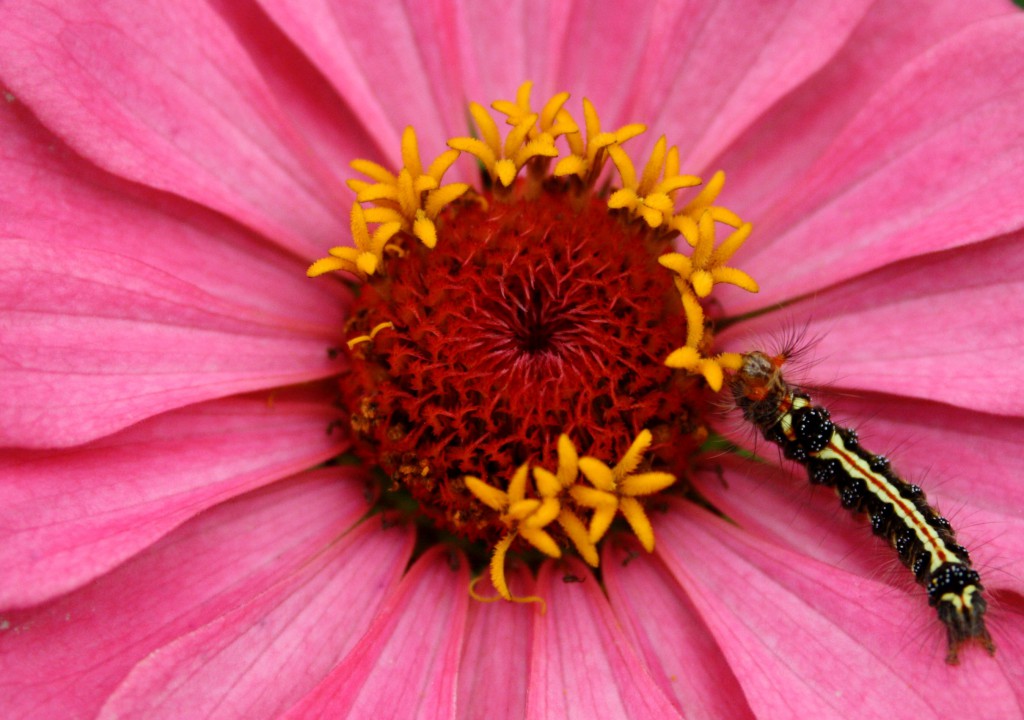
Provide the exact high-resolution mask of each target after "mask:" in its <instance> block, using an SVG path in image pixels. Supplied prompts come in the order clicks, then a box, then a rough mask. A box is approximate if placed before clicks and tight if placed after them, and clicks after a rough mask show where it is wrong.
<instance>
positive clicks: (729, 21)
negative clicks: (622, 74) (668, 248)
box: [570, 0, 871, 172]
mask: <svg viewBox="0 0 1024 720" xmlns="http://www.w3.org/2000/svg"><path fill="white" fill-rule="evenodd" d="M870 4H871V3H870V2H865V1H864V0H857V1H856V2H844V3H842V4H841V5H840V4H834V3H820V2H814V0H792V1H791V2H786V3H778V2H776V3H750V2H746V1H745V0H728V1H726V2H721V1H720V2H714V3H699V4H695V3H675V4H665V5H664V6H662V10H661V12H660V13H659V14H656V15H655V17H653V18H652V22H651V23H650V26H649V28H648V29H647V33H649V35H648V36H647V37H643V36H642V34H641V37H642V39H643V41H644V42H643V43H642V44H640V48H641V49H640V52H642V53H643V59H644V62H643V64H642V65H641V66H640V72H639V73H638V74H637V76H636V78H635V80H636V82H635V84H633V85H632V90H633V93H634V103H633V106H632V108H631V112H632V115H633V116H634V118H635V119H636V120H638V121H642V122H644V123H646V124H647V125H648V127H649V128H651V133H652V135H653V136H654V137H657V136H658V135H659V134H661V133H666V134H667V135H668V139H669V141H670V142H671V143H674V144H677V145H678V146H679V148H680V151H681V153H682V157H683V166H684V167H685V168H686V169H687V171H688V172H708V171H709V168H708V164H709V163H710V162H711V160H712V158H714V157H715V155H717V154H718V153H719V152H721V151H722V150H723V149H724V148H725V147H727V146H728V144H729V143H730V142H732V141H733V140H734V139H735V138H736V137H737V136H738V135H739V134H740V133H741V132H743V130H744V129H746V127H747V126H748V125H749V124H750V123H751V122H753V121H754V120H756V119H757V118H758V116H760V115H761V114H762V113H764V112H765V111H766V110H767V109H768V108H769V107H771V106H772V104H774V103H775V102H776V101H778V100H779V98H781V97H783V96H784V95H785V94H786V93H788V92H789V91H791V90H792V89H793V88H795V87H797V86H798V85H799V84H800V83H802V82H804V81H805V80H807V79H808V78H809V77H812V76H813V75H814V73H815V72H817V71H818V70H819V69H820V68H821V67H822V66H823V65H825V64H826V63H827V62H828V61H829V60H830V59H831V58H832V57H833V56H834V55H835V54H836V53H837V52H838V51H839V50H840V49H841V48H842V46H843V43H844V42H845V41H846V40H847V38H848V37H849V35H850V33H852V32H853V31H854V29H855V28H856V26H857V23H858V22H859V21H860V19H861V17H862V16H863V15H864V13H865V12H866V10H867V9H868V7H869V6H870ZM581 14H582V13H581ZM608 15H609V20H610V21H611V23H613V24H614V25H613V26H614V27H616V28H618V31H619V32H621V22H622V15H621V14H620V13H619V12H618V10H617V8H614V6H613V9H612V12H610V13H608ZM631 20H632V19H631ZM631 20H630V22H631ZM631 34H632V33H631ZM637 34H640V33H637ZM755 38H756V40H755ZM573 45H575V43H573ZM571 52H572V51H571V50H570V53H571ZM605 52H606V51H605V50H604V49H603V48H602V47H600V46H598V45H596V44H595V46H594V47H593V48H592V49H591V52H589V53H588V54H585V55H583V57H582V58H581V62H585V63H588V64H590V65H591V66H594V67H599V68H604V69H605V71H606V72H607V73H608V76H607V77H606V79H605V84H606V85H609V86H613V87H614V86H619V87H622V86H623V85H625V83H622V82H621V80H619V81H616V79H615V76H614V73H615V72H616V71H617V69H618V68H617V67H616V65H615V64H614V63H608V62H606V61H605V59H604V57H605ZM627 67H628V66H627ZM599 109H600V107H599Z"/></svg>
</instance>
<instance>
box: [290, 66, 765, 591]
mask: <svg viewBox="0 0 1024 720" xmlns="http://www.w3.org/2000/svg"><path fill="white" fill-rule="evenodd" d="M567 99H568V95H567V94H565V93H562V94H559V95H556V96H555V97H554V98H552V99H551V100H550V101H548V102H547V103H546V104H545V105H544V106H543V108H542V109H541V110H540V111H539V112H534V111H533V110H532V109H531V107H530V85H529V83H526V84H524V85H523V86H522V87H521V88H520V90H519V93H518V95H517V98H516V101H515V102H514V103H513V102H507V101H498V102H496V103H494V105H493V107H494V108H495V109H496V110H498V111H499V112H501V113H503V114H504V115H506V117H507V123H508V125H509V126H511V129H510V130H509V131H508V133H507V135H506V136H505V137H504V138H502V135H501V132H500V131H499V129H498V126H497V124H496V123H495V122H494V120H493V119H492V117H491V116H490V114H489V113H488V112H487V111H486V110H485V109H484V108H483V107H481V106H479V105H476V104H475V103H474V104H471V106H470V113H471V115H472V117H473V120H474V121H475V124H476V126H477V131H478V137H461V138H453V139H451V140H450V141H449V143H448V145H449V147H450V148H451V150H448V151H446V152H445V153H443V154H442V155H441V156H440V157H438V158H437V159H436V160H435V161H434V162H433V163H431V164H430V165H429V166H428V167H427V168H426V169H424V165H423V163H422V162H421V160H420V156H419V150H418V147H417V141H416V136H415V133H414V132H413V131H412V129H411V128H410V129H408V130H406V132H405V135H404V136H403V139H402V160H403V167H402V168H401V169H400V170H399V171H398V173H392V172H391V171H389V170H387V169H386V168H383V167H382V166H380V165H377V164H375V163H372V162H369V161H365V160H357V161H355V162H354V163H353V167H354V168H355V169H356V170H357V171H358V172H360V173H362V174H363V175H365V176H367V177H368V178H369V181H365V180H351V181H349V186H350V187H351V188H352V189H353V190H354V191H355V192H356V203H355V204H354V205H353V208H352V235H353V241H354V246H343V247H337V248H332V249H331V251H330V256H329V257H327V258H323V259H321V260H318V261H317V262H316V263H314V264H313V265H312V266H311V267H310V269H309V274H310V275H319V274H322V273H324V272H328V271H335V270H340V271H344V272H347V273H350V274H351V275H354V276H356V277H357V278H358V279H359V280H360V281H361V285H360V287H359V291H358V298H357V301H356V303H355V306H354V308H353V311H352V315H351V317H350V319H349V322H348V324H347V327H346V334H347V336H348V337H349V340H348V351H349V360H350V363H349V368H348V370H347V372H346V373H345V374H344V375H343V376H342V377H341V379H340V383H339V396H340V400H341V404H342V405H343V407H344V408H345V410H346V411H347V412H348V414H349V416H350V418H351V427H352V432H353V448H354V452H355V453H356V454H357V455H358V456H359V458H360V459H361V460H362V461H363V462H364V463H366V464H367V465H369V466H371V467H376V468H379V469H380V470H381V471H382V473H383V475H384V476H385V477H386V478H387V479H388V482H389V489H391V490H393V491H397V492H400V493H404V494H406V495H408V496H410V497H411V498H412V499H413V500H415V503H416V507H417V514H418V517H419V518H420V519H421V520H424V521H425V524H426V525H428V526H430V527H433V528H435V529H437V530H440V531H442V532H444V533H446V534H451V535H456V536H459V537H461V538H464V539H465V540H466V541H468V542H469V543H475V544H477V545H483V546H484V547H487V548H493V553H492V555H491V562H490V565H491V579H492V581H493V584H494V587H495V588H496V589H497V591H498V593H499V594H500V595H501V596H503V597H505V598H506V599H516V598H513V597H512V595H511V593H510V592H509V590H508V587H507V585H506V583H505V580H504V562H505V556H506V553H508V552H509V551H513V552H514V551H516V550H523V549H530V548H531V547H532V548H533V549H536V550H539V551H540V552H541V553H542V554H543V555H546V556H549V557H559V556H560V554H561V552H562V551H563V549H573V550H575V551H576V552H578V553H579V554H580V556H581V557H583V559H584V560H586V561H587V562H588V563H590V564H591V565H593V566H595V567H596V566H597V564H598V553H597V547H596V546H597V544H598V543H599V542H600V541H601V539H602V538H603V537H604V535H605V534H606V533H607V532H608V530H609V529H610V528H611V527H612V525H613V524H614V523H615V522H619V523H620V524H621V525H623V526H624V527H628V528H629V529H630V530H631V531H632V532H634V533H635V534H636V535H637V537H638V538H639V539H640V542H641V544H642V545H643V546H644V547H645V548H646V549H647V550H648V551H650V550H651V549H653V547H654V534H653V530H652V529H651V525H650V522H649V520H648V518H647V515H646V511H645V507H646V504H647V503H649V502H650V499H651V498H652V497H653V496H656V495H657V494H658V493H660V492H662V491H664V490H665V489H666V488H668V487H670V486H674V491H676V492H684V491H685V482H678V481H679V480H684V481H685V477H686V476H687V474H688V472H689V470H690V466H691V464H692V460H693V457H694V456H695V455H696V454H697V452H698V450H699V448H700V446H701V444H702V443H703V441H704V440H705V439H706V437H707V430H706V428H705V427H704V418H706V417H707V416H708V403H709V393H708V388H709V387H710V389H711V390H713V391H718V390H719V389H720V388H721V386H722V382H723V370H724V369H725V370H735V369H737V368H738V367H739V363H740V360H739V357H738V356H734V355H729V354H725V355H719V356H709V355H708V350H709V349H710V348H711V346H712V337H711V332H710V326H709V324H708V323H707V321H706V318H705V315H704V311H703V302H704V301H705V299H706V298H707V297H708V296H709V295H710V294H711V292H712V290H713V287H714V285H715V284H716V283H720V282H726V283H731V284H735V285H738V286H740V287H743V288H745V289H747V290H751V291H756V289H757V286H756V283H754V281H753V279H751V278H750V277H749V276H748V275H746V274H745V273H743V272H742V271H740V270H738V269H736V268H732V267H728V266H727V265H726V262H727V261H728V260H729V259H730V258H731V256H732V255H733V253H735V252H736V250H737V249H738V248H739V247H740V246H741V245H742V244H743V242H744V241H745V240H746V238H747V236H748V235H749V234H750V225H749V223H743V222H741V221H740V219H739V218H738V217H736V216H735V214H733V213H731V212H730V211H728V210H726V209H725V208H722V207H719V206H716V205H715V204H714V201H715V199H716V197H717V195H718V193H719V192H720V191H721V188H722V184H723V182H724V177H723V176H722V175H721V173H718V174H716V175H715V176H714V177H712V178H711V180H710V181H709V182H708V183H707V184H706V185H705V186H704V187H703V188H701V189H699V190H697V189H692V188H695V186H698V185H700V184H701V180H700V178H697V177H694V176H692V175H684V174H680V172H679V155H678V152H677V150H676V149H675V148H674V147H669V146H668V145H667V143H666V142H665V140H664V138H662V139H660V140H659V141H658V142H657V143H656V144H655V146H654V149H653V151H652V153H651V156H650V159H649V160H648V161H647V163H646V165H645V166H644V167H643V169H642V171H641V172H640V173H637V172H636V170H635V168H634V165H633V162H632V160H631V159H630V157H629V156H628V155H627V154H626V153H625V151H624V150H623V149H622V144H623V143H624V142H626V141H627V140H629V139H631V138H632V137H635V136H636V135H638V134H639V133H641V132H643V130H644V128H643V127H642V126H638V125H627V126H625V127H623V128H621V129H619V130H617V131H615V132H602V130H601V127H600V122H599V120H598V118H597V114H596V112H595V111H594V109H593V107H592V106H591V105H590V103H589V102H587V101H586V100H584V102H583V115H584V120H585V122H584V128H583V129H581V127H580V125H579V124H578V123H577V122H576V121H575V119H574V118H573V117H572V116H571V115H570V114H569V113H568V112H567V111H566V110H565V109H564V107H563V106H564V104H565V102H566V100H567ZM556 141H557V144H556ZM461 154H467V155H470V156H473V157H474V158H475V159H476V160H477V161H478V163H479V164H480V165H482V167H483V170H484V172H485V176H484V178H483V182H482V183H481V187H480V188H479V189H474V188H471V187H470V186H469V185H468V184H464V183H451V184H448V185H442V184H441V180H442V177H443V176H444V174H445V173H446V172H447V170H448V169H449V168H450V167H451V166H452V164H453V163H454V162H455V161H456V160H457V159H458V158H459V156H460V155H461ZM609 160H610V161H611V163H612V164H613V165H614V169H615V171H616V172H617V174H618V176H619V179H620V182H619V187H618V188H611V185H610V183H609V182H607V181H605V180H603V178H604V176H605V174H606V173H605V172H604V171H605V169H606V165H607V164H608V161H609ZM553 163H554V167H553V168H552V164H553ZM524 170H525V173H523V171H524ZM521 173H523V175H524V177H520V174H521ZM609 188H611V189H609ZM684 196H686V197H684ZM722 224H724V225H727V226H731V228H733V231H732V233H731V234H730V235H729V236H728V237H727V238H726V239H725V240H723V241H722V242H721V243H720V244H717V245H716V241H715V231H716V226H718V225H722ZM680 239H681V240H683V241H684V242H678V241H679V240H680ZM687 245H688V246H689V248H686V246H687ZM677 247H683V248H684V250H685V251H684V252H678V251H676V248H677ZM680 371H683V372H680ZM581 453H582V454H583V457H581V456H580V455H581Z"/></svg>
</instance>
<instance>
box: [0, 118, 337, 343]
mask: <svg viewBox="0 0 1024 720" xmlns="http://www.w3.org/2000/svg"><path fill="white" fill-rule="evenodd" d="M0 156H3V157H5V158H10V159H11V160H10V161H8V162H4V163H0V184H2V185H3V187H4V188H5V193H4V200H5V201H6V202H5V203H4V205H3V212H2V213H0V237H11V238H24V239H27V240H32V241H36V242H41V243H46V244H49V245H52V246H55V247H60V248H72V247H73V248H81V249H89V250H96V251H100V252H106V253H114V254H117V255H127V256H129V257H131V258H135V259H136V260H139V261H140V262H147V261H148V263H149V264H150V265H151V266H157V267H159V268H160V269H161V270H163V271H165V272H166V273H169V274H170V275H173V276H174V277H176V278H179V279H180V280H181V281H182V282H184V283H187V284H189V285H195V286H198V287H199V288H202V289H203V290H204V291H205V292H207V293H210V294H212V295H215V296H217V298H218V299H219V300H221V301H230V302H231V304H232V305H236V306H237V307H238V309H239V311H240V312H241V313H242V314H244V315H245V316H246V317H258V318H266V319H270V318H273V319H275V321H276V322H278V323H281V324H283V325H285V326H286V327H288V328H289V329H290V330H291V331H293V332H295V333H302V334H309V335H319V336H325V337H336V336H337V328H338V327H340V325H341V323H342V322H343V320H344V315H343V312H342V311H343V309H344V306H346V305H347V304H348V301H349V299H350V298H349V296H350V294H349V293H347V292H345V291H344V290H343V286H342V285H341V283H332V282H323V281H312V280H310V279H309V278H307V277H306V268H307V267H308V266H309V258H305V257H304V258H296V257H295V256H294V255H290V254H288V253H285V252H283V251H281V249H280V248H277V247H274V246H272V245H270V244H269V243H267V242H266V241H265V240H263V239H262V238H260V237H258V236H257V235H255V234H254V233H251V232H248V231H245V230H243V229H242V228H240V227H239V226H238V225H237V224H235V223H234V222H231V221H230V220H226V219H225V218H223V217H222V216H221V215H219V214H217V213H215V212H213V211H211V210H207V209H205V208H202V207H200V206H198V205H195V204H193V203H191V202H188V201H186V200H181V199H179V198H175V197H173V196H171V195H168V194H167V193H164V192H159V191H156V190H152V189H150V188H147V187H145V186H142V185H138V184H136V183H131V182H128V181H126V180H123V179H121V178H118V177H116V176H113V175H110V174H109V173H106V172H104V171H102V170H100V169H99V168H97V167H96V166H95V165H93V164H91V163H89V162H87V161H86V160H84V159H82V158H81V157H80V156H78V155H75V154H74V153H73V152H72V151H71V150H70V149H69V148H68V147H67V146H66V145H64V143H62V142H61V141H60V140H59V139H58V138H57V137H55V136H54V135H53V134H52V133H50V132H49V131H47V130H46V129H45V128H43V127H42V126H40V125H39V123H38V121H37V120H36V119H35V118H33V117H32V116H31V115H30V114H29V112H28V111H27V109H26V108H25V107H24V106H23V105H21V104H20V103H17V102H10V103H3V104H0ZM322 251H323V249H322V248H321V250H320V251H318V254H319V253H320V252H322Z"/></svg>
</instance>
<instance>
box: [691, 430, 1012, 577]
mask: <svg viewBox="0 0 1024 720" xmlns="http://www.w3.org/2000/svg"><path fill="white" fill-rule="evenodd" d="M863 437H864V436H863V435H862V439H863ZM865 446H866V447H868V448H871V445H869V444H867V443H866V442H865ZM758 452H759V454H760V455H761V456H762V457H765V458H767V459H769V460H774V459H775V455H776V452H775V449H774V447H765V446H761V447H760V448H758ZM943 454H948V451H947V452H946V453H944V452H943V450H942V449H941V448H937V449H936V454H935V455H934V456H933V460H936V459H938V460H941V459H942V456H943ZM890 458H891V459H892V460H893V466H894V467H895V468H896V470H897V471H898V472H902V471H903V470H902V468H903V465H902V463H901V462H900V461H901V460H902V453H897V454H895V455H891V456H890ZM713 462H714V467H715V472H703V473H696V474H695V475H694V477H693V480H694V482H695V484H696V486H697V488H698V489H699V490H700V492H701V494H702V495H703V496H704V497H706V498H707V499H708V500H709V501H710V502H711V503H712V504H713V505H714V507H715V508H717V509H718V510H719V511H720V512H721V513H722V514H723V515H725V516H726V517H728V518H730V519H731V520H733V521H734V522H736V523H737V524H738V525H739V526H740V527H742V528H743V529H744V530H745V531H747V532H748V533H750V534H751V535H752V536H754V537H757V538H759V539H764V540H767V541H769V542H771V543H773V544H776V545H782V546H785V547H787V548H790V549H791V550H793V551H796V552H802V553H803V554H805V555H808V556H809V557H813V558H815V559H817V560H820V561H822V562H825V563H828V564H829V565H833V566H835V567H838V568H842V569H843V570H845V571H847V572H851V573H857V574H859V575H862V576H863V577H866V578H873V579H877V580H881V581H883V582H888V583H890V584H893V585H895V586H897V587H900V588H904V589H907V590H908V592H911V593H914V592H920V593H923V592H924V591H923V590H921V589H916V590H915V589H911V588H913V587H914V586H913V585H912V583H911V575H910V571H909V570H906V569H904V568H903V566H902V565H900V564H899V563H898V561H897V559H896V555H895V553H894V552H893V551H892V550H891V549H890V548H889V547H888V545H887V544H886V543H884V542H882V541H881V540H879V539H877V538H875V537H874V536H872V534H871V528H870V525H869V523H868V521H867V517H866V516H864V515H859V516H857V515H851V514H850V513H848V512H847V511H846V510H844V509H842V507H841V506H840V504H839V502H838V500H837V499H836V497H835V493H834V492H833V491H831V490H829V489H826V488H815V487H812V486H811V485H810V484H809V483H808V481H807V474H806V472H805V471H804V470H803V469H802V468H801V467H799V466H798V465H796V464H795V463H789V462H786V463H784V465H785V466H784V467H783V468H781V469H780V468H777V467H775V466H773V465H766V464H763V463H751V462H747V461H743V460H739V459H736V458H730V457H722V458H717V459H715V460H714V461H713ZM962 467H966V466H962ZM904 477H905V478H906V479H908V480H909V481H910V482H915V483H917V484H919V485H921V486H922V487H924V490H925V493H926V494H927V496H928V499H929V501H930V502H931V504H932V505H933V506H934V507H935V508H937V509H938V510H939V511H940V512H942V513H944V514H945V516H946V517H947V518H949V520H950V522H951V523H952V525H953V528H954V530H955V531H956V536H957V540H958V541H959V542H960V543H961V544H963V545H964V546H965V547H966V548H967V549H968V550H969V551H970V553H971V557H972V561H973V563H974V565H975V567H976V568H977V569H978V570H979V572H981V575H982V580H983V582H984V584H985V587H986V588H987V589H989V590H992V591H996V592H998V591H1003V590H1009V591H1013V592H1020V593H1024V559H1022V558H1024V519H1022V518H1021V517H1020V516H1019V513H1018V512H1017V511H1016V510H1015V508H1017V507H1019V501H1015V500H1014V498H1015V496H1016V495H1019V492H1020V491H1019V490H1018V491H1016V493H1013V492H1010V493H1008V494H1007V495H1005V496H1004V498H1003V500H1002V504H1001V505H1000V504H999V502H998V500H997V496H998V492H999V491H998V489H997V490H996V491H995V492H993V491H992V489H991V488H989V487H988V485H989V483H988V482H987V480H988V476H987V475H985V474H979V475H977V476H975V477H972V478H960V484H961V486H963V487H964V488H965V489H966V488H970V487H974V488H977V489H978V493H979V495H980V496H981V497H982V498H983V497H984V495H986V494H991V495H992V496H993V502H992V504H991V507H988V508H987V507H985V503H984V502H978V503H976V502H975V499H974V498H972V497H971V494H970V493H969V492H966V493H965V494H963V495H961V494H957V493H951V489H952V487H951V486H953V485H954V483H953V482H946V476H945V475H944V474H943V473H942V472H941V467H940V466H936V467H934V468H933V469H932V470H931V471H926V470H922V471H921V472H920V473H917V474H914V473H911V474H907V473H904ZM1018 484H1019V483H1018ZM997 487H998V485H997ZM879 567H884V568H887V571H886V572H885V573H884V574H883V575H881V576H880V575H879V572H878V569H879Z"/></svg>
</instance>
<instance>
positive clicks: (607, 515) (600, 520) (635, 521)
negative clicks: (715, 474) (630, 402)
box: [571, 430, 676, 552]
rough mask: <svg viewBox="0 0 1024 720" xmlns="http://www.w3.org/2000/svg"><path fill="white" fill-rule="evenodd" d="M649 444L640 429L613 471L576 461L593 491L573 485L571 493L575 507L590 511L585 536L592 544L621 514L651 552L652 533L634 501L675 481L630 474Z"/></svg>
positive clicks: (588, 459)
mask: <svg viewBox="0 0 1024 720" xmlns="http://www.w3.org/2000/svg"><path fill="white" fill-rule="evenodd" d="M651 441H652V435H651V432H650V431H649V430H642V431H641V432H640V434H639V435H637V437H636V440H634V441H633V444H632V445H630V446H629V449H628V450H627V451H626V452H625V454H624V455H623V456H622V459H621V460H619V462H618V463H617V464H616V465H615V467H614V468H610V467H608V465H606V464H605V463H604V462H602V461H601V460H598V459H597V458H593V457H583V458H580V463H579V464H580V472H582V473H583V476H584V477H585V478H586V479H587V480H588V481H589V482H590V484H591V485H593V486H594V488H595V490H594V491H590V492H588V491H587V490H586V488H582V487H578V486H577V487H574V488H573V489H572V491H571V494H572V497H573V499H574V500H575V501H576V502H577V503H578V504H580V505H583V506H585V507H590V508H593V510H594V514H593V516H592V517H591V520H590V531H589V533H588V538H589V540H590V541H591V542H592V543H597V542H598V541H600V539H601V538H602V537H603V536H604V534H605V533H606V532H607V531H608V528H609V527H610V526H611V524H612V520H613V519H614V517H615V514H616V512H621V513H622V516H623V517H624V518H625V519H626V522H627V523H629V527H630V528H631V529H632V530H633V533H634V534H635V535H636V536H637V538H638V539H639V540H640V544H641V545H643V546H644V549H646V550H647V551H648V552H651V551H652V550H653V549H654V531H653V530H652V529H651V523H650V521H649V520H648V519H647V515H646V514H645V512H644V508H643V505H642V504H641V503H640V502H639V501H638V500H637V499H636V498H637V497H640V496H643V495H650V494H652V493H656V492H660V491H661V490H664V489H665V488H667V487H669V486H670V485H672V484H673V483H674V482H675V481H676V478H675V476H674V475H672V474H670V473H664V472H646V473H639V474H634V472H633V471H634V470H636V468H637V467H639V465H640V463H641V461H642V459H643V454H644V453H645V452H647V450H648V449H649V448H650V446H651Z"/></svg>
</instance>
